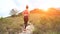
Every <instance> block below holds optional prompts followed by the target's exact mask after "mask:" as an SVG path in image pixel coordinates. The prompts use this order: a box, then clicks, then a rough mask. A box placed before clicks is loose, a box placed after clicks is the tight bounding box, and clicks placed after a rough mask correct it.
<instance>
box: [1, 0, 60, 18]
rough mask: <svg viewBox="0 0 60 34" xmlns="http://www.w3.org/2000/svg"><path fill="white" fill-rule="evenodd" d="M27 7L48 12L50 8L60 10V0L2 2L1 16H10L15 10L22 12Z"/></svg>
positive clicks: (14, 0) (10, 0) (8, 0)
mask: <svg viewBox="0 0 60 34" xmlns="http://www.w3.org/2000/svg"><path fill="white" fill-rule="evenodd" d="M26 5H28V6H29V10H32V9H34V8H40V9H44V10H47V9H48V8H50V7H55V8H60V0H0V16H3V17H6V16H9V13H10V11H11V9H13V8H16V9H17V10H18V11H19V12H22V11H23V10H25V6H26Z"/></svg>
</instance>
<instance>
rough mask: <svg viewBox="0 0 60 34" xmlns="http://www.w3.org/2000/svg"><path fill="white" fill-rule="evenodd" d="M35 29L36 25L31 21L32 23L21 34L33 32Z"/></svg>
mask: <svg viewBox="0 0 60 34" xmlns="http://www.w3.org/2000/svg"><path fill="white" fill-rule="evenodd" d="M33 31H34V26H33V24H31V23H30V25H28V26H27V27H26V31H22V32H21V33H19V34H32V32H33Z"/></svg>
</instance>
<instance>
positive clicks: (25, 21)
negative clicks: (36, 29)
mask: <svg viewBox="0 0 60 34" xmlns="http://www.w3.org/2000/svg"><path fill="white" fill-rule="evenodd" d="M27 23H28V16H24V26H25V27H24V28H25V29H26V26H27Z"/></svg>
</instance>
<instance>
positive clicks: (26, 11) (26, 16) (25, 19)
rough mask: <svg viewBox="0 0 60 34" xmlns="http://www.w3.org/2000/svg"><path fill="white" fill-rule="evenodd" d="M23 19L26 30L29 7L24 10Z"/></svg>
mask: <svg viewBox="0 0 60 34" xmlns="http://www.w3.org/2000/svg"><path fill="white" fill-rule="evenodd" d="M22 14H23V17H24V29H26V26H27V24H28V15H29V11H28V5H26V10H24V11H23V12H22Z"/></svg>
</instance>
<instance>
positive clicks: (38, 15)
mask: <svg viewBox="0 0 60 34" xmlns="http://www.w3.org/2000/svg"><path fill="white" fill-rule="evenodd" d="M29 22H30V23H32V24H34V26H35V31H34V32H33V34H57V33H58V34H60V10H58V9H56V8H49V9H48V10H47V11H46V12H45V11H44V10H41V9H34V10H31V11H30V15H29ZM0 23H2V25H1V26H4V27H2V28H5V29H2V30H0V31H2V32H3V31H4V32H6V31H8V30H9V29H12V30H11V33H16V32H19V31H20V32H21V30H22V28H23V23H24V21H23V16H22V13H19V14H18V15H17V16H15V17H7V18H4V19H2V21H1V19H0ZM3 24H4V25H3ZM7 28H8V30H7ZM2 32H1V33H2Z"/></svg>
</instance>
